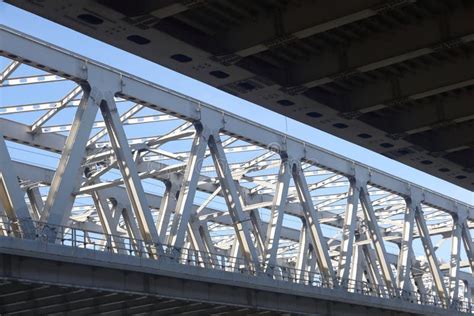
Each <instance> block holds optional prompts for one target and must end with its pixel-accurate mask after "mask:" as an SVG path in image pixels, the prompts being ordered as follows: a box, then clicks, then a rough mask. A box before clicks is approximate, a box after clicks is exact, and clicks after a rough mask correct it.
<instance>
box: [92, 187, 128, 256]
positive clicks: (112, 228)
mask: <svg viewBox="0 0 474 316" xmlns="http://www.w3.org/2000/svg"><path fill="white" fill-rule="evenodd" d="M92 199H93V201H94V205H95V208H96V210H97V214H98V215H99V220H100V224H101V226H102V229H103V231H104V234H106V235H107V237H108V238H110V243H111V244H110V245H109V246H110V249H112V252H116V253H118V252H120V250H121V249H119V248H120V247H121V241H120V239H119V236H118V233H117V227H116V225H114V220H113V218H112V211H111V210H110V207H109V204H108V202H107V200H106V199H104V198H103V197H102V195H101V194H100V192H98V191H94V192H93V193H92Z"/></svg>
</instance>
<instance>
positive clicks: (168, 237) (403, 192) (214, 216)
mask: <svg viewBox="0 0 474 316" xmlns="http://www.w3.org/2000/svg"><path fill="white" fill-rule="evenodd" d="M0 54H1V56H2V57H1V62H2V64H1V65H3V66H4V68H3V69H2V70H1V73H0V93H1V96H2V99H1V100H2V104H1V107H0V116H1V117H0V135H1V136H2V137H0V161H1V164H0V175H1V177H0V184H1V185H0V201H1V207H0V208H1V214H0V215H1V216H0V235H1V236H0V257H1V259H0V271H1V282H0V313H1V314H2V315H3V314H5V315H9V314H15V313H16V314H21V313H28V312H33V311H35V312H39V313H61V312H73V313H76V314H91V313H110V314H115V313H122V312H123V311H125V312H126V313H128V314H140V313H146V312H157V313H158V314H160V313H162V314H167V313H168V314H170V313H172V314H178V313H182V314H206V315H207V314H215V315H222V314H226V313H234V314H236V315H238V314H251V313H255V314H264V313H294V314H322V315H331V314H334V315H337V314H343V313H346V314H348V313H350V314H360V315H367V314H368V313H371V312H372V313H378V314H381V315H382V314H384V313H386V314H387V315H398V314H400V315H401V314H432V315H437V314H439V315H442V314H445V315H454V314H457V313H459V314H462V313H470V312H471V295H472V294H471V293H472V288H473V286H474V283H473V275H472V272H473V271H474V248H473V247H474V246H473V242H472V237H471V234H470V229H472V228H473V227H474V226H473V225H474V223H473V219H474V208H473V207H472V206H470V205H466V204H464V203H462V202H459V201H456V200H454V199H452V198H450V197H447V196H444V195H442V194H440V193H437V192H433V191H430V190H427V189H424V188H422V187H420V186H417V185H415V184H413V183H408V182H407V181H404V180H403V179H399V178H397V177H395V176H393V175H390V174H386V173H383V172H381V171H379V170H376V169H373V168H370V167H369V166H367V165H364V164H361V163H359V162H356V161H353V160H351V159H349V158H346V157H342V156H339V155H336V154H334V153H331V152H329V151H326V150H324V149H322V148H319V147H316V146H314V145H313V144H308V143H304V142H302V141H300V140H298V139H295V138H293V137H290V136H287V135H285V134H283V133H280V132H278V131H275V130H271V129H268V128H265V127H263V126H260V125H257V124H255V123H253V122H251V121H249V120H247V119H244V118H241V117H238V116H236V115H233V114H231V113H227V112H225V111H222V110H221V109H219V108H216V107H213V106H211V105H208V104H205V103H203V102H200V101H198V100H194V99H191V98H189V97H187V96H184V95H181V94H178V93H176V92H174V91H170V90H168V89H166V88H163V87H160V86H157V85H155V84H153V83H151V82H147V81H145V80H143V79H140V78H137V77H134V76H132V75H130V74H127V73H123V72H121V71H119V70H117V69H113V68H111V67H109V66H107V65H103V64H100V63H98V62H95V61H93V60H88V59H87V58H84V57H82V56H79V55H76V54H74V53H72V52H68V51H65V50H63V49H61V48H58V47H54V46H52V45H50V44H48V43H44V42H42V41H40V40H38V39H34V38H31V37H29V36H27V35H25V34H21V33H19V32H17V31H15V30H12V29H9V28H6V27H4V26H2V27H0ZM11 100H12V101H11ZM10 101H11V102H10ZM13 151H15V152H21V153H23V154H22V158H21V159H20V158H18V159H16V160H12V159H11V156H10V154H11V153H12V152H13ZM12 156H13V155H12ZM17 156H18V155H17ZM37 157H41V159H38V158H37Z"/></svg>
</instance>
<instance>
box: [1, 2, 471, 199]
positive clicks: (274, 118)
mask: <svg viewBox="0 0 474 316" xmlns="http://www.w3.org/2000/svg"><path fill="white" fill-rule="evenodd" d="M0 23H1V24H4V25H6V26H8V27H11V28H14V29H17V30H19V31H21V32H24V33H27V34H30V35H32V36H35V37H38V38H40V39H42V40H45V41H47V42H50V43H53V44H55V45H57V46H60V47H63V48H65V49H68V50H72V51H74V52H76V53H78V54H81V55H84V56H87V57H89V58H91V59H95V60H98V61H100V62H103V63H106V64H108V65H111V66H113V67H115V68H119V69H122V70H124V71H126V72H129V73H132V74H134V75H137V76H139V77H143V78H145V79H147V80H150V81H153V82H155V83H157V84H160V85H163V86H165V87H167V88H170V89H173V90H176V91H178V92H181V93H183V94H187V95H189V96H191V97H194V98H197V99H200V100H202V101H204V102H207V103H210V104H212V105H214V106H217V107H220V108H223V109H225V110H227V111H230V112H233V113H236V114H238V115H240V116H243V117H247V118H249V119H251V120H253V121H256V122H258V123H260V124H262V125H266V126H269V127H271V128H274V129H278V130H285V129H286V130H287V133H288V134H290V135H292V136H295V137H297V138H300V139H303V140H305V141H307V142H310V143H313V144H316V145H318V146H320V147H323V148H326V149H328V150H331V151H333V152H336V153H339V154H342V155H344V156H350V157H351V159H354V160H357V161H361V162H363V163H365V164H368V165H370V166H372V167H375V168H378V169H380V170H383V171H385V172H388V173H391V174H396V176H398V177H401V178H404V179H407V180H409V181H411V182H414V183H416V184H419V185H422V186H425V187H427V188H429V189H432V190H435V191H438V192H441V193H443V194H445V195H448V196H451V197H454V198H457V199H459V200H461V201H464V202H467V203H470V204H474V193H473V192H471V191H468V190H465V189H462V188H460V187H458V186H455V185H453V184H450V183H448V182H446V181H443V180H441V179H438V178H435V177H432V176H430V175H428V174H426V173H423V172H421V171H418V170H416V169H413V168H411V167H408V166H405V165H403V164H401V163H398V162H396V161H393V160H391V159H388V158H386V157H384V156H381V155H379V154H377V153H374V152H372V151H369V150H367V149H364V148H362V147H360V146H357V145H354V144H351V143H349V142H346V141H344V140H342V139H339V138H337V137H334V136H332V135H329V134H327V133H325V132H322V131H320V130H317V129H315V128H312V127H309V126H307V125H304V124H302V123H299V122H297V121H294V120H292V119H285V117H284V116H282V115H279V114H276V113H274V112H272V111H269V110H267V109H264V108H262V107H260V106H257V105H255V104H252V103H250V102H247V101H244V100H241V99H239V98H237V97H235V96H232V95H230V94H227V93H225V92H222V91H220V90H218V89H215V88H213V87H210V86H208V85H206V84H204V83H201V82H199V81H196V80H194V79H191V78H189V77H186V76H183V75H181V74H178V73H176V72H174V71H172V70H169V69H167V68H164V67H161V66H159V65H157V64H155V63H152V62H149V61H147V60H145V59H142V58H140V57H137V56H135V55H132V54H129V53H126V52H124V51H122V50H120V49H117V48H114V47H112V46H110V45H107V44H105V43H102V42H99V41H96V40H94V39H92V38H90V37H87V36H85V35H82V34H80V33H77V32H75V31H72V30H70V29H67V28H65V27H62V26H60V25H58V24H55V23H53V22H50V21H47V20H45V19H42V18H40V17H37V16H35V15H33V14H30V13H27V12H25V11H23V10H20V9H17V8H15V7H13V6H10V5H8V4H6V3H3V2H0Z"/></svg>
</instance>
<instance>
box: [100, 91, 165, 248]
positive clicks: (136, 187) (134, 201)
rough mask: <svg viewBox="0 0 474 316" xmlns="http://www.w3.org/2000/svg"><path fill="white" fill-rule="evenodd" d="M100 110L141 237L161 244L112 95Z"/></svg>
mask: <svg viewBox="0 0 474 316" xmlns="http://www.w3.org/2000/svg"><path fill="white" fill-rule="evenodd" d="M100 110H101V112H102V116H103V117H104V123H105V126H106V128H107V131H108V134H109V137H110V143H111V145H112V147H113V149H114V153H115V156H116V158H117V165H118V167H119V169H120V172H121V173H122V177H123V180H124V184H125V188H126V190H127V194H128V197H129V200H130V203H131V205H132V209H133V211H134V212H135V216H136V218H137V222H138V227H139V229H140V233H141V236H142V238H143V239H144V241H146V242H147V243H155V244H160V238H159V237H158V232H157V230H156V227H155V223H154V220H153V216H152V215H151V211H150V209H149V206H148V202H147V200H146V196H145V192H144V190H143V186H142V183H141V179H140V177H139V176H138V171H137V166H136V165H135V162H134V160H133V157H132V152H131V150H130V146H129V145H128V141H127V137H126V135H125V131H124V129H123V126H122V123H121V122H120V117H119V114H118V111H117V106H116V105H115V101H114V98H113V96H112V95H108V96H106V99H105V100H104V101H103V102H101V104H100ZM151 248H153V247H151ZM157 248H158V249H157V250H158V252H161V251H162V247H161V245H160V246H157Z"/></svg>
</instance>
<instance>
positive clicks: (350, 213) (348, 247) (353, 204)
mask: <svg viewBox="0 0 474 316" xmlns="http://www.w3.org/2000/svg"><path fill="white" fill-rule="evenodd" d="M359 197H360V188H359V186H358V184H357V181H356V180H355V179H351V180H350V187H349V192H348V196H347V206H346V211H345V213H344V224H343V226H342V239H341V246H340V247H341V248H340V254H339V265H338V269H337V272H338V276H339V277H340V278H341V283H343V282H346V280H347V279H348V278H349V272H350V269H351V266H352V251H353V248H354V247H353V245H354V235H355V228H356V224H357V207H358V202H359Z"/></svg>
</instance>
